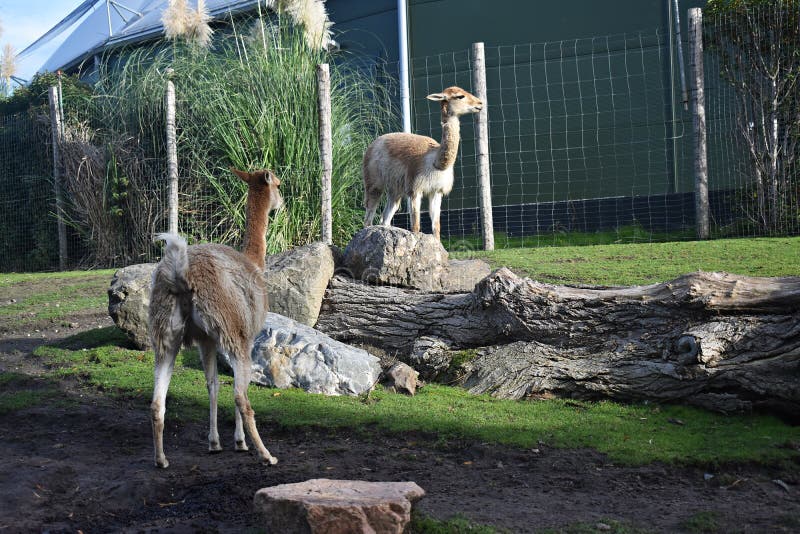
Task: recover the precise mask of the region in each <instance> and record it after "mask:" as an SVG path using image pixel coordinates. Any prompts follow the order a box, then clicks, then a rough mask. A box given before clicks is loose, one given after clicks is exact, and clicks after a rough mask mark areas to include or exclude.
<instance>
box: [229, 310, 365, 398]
mask: <svg viewBox="0 0 800 534" xmlns="http://www.w3.org/2000/svg"><path fill="white" fill-rule="evenodd" d="M252 355H253V367H252V376H251V379H250V380H251V382H255V383H257V384H261V385H263V386H274V387H278V388H292V387H294V388H300V389H303V390H305V391H308V392H310V393H322V394H324V395H360V394H362V393H366V392H368V391H369V390H371V389H372V388H373V387H374V386H375V384H376V383H377V382H378V378H379V377H380V374H381V366H380V364H379V363H378V358H377V357H375V356H373V355H372V354H370V353H368V352H367V351H365V350H362V349H358V348H355V347H351V346H349V345H345V344H344V343H340V342H339V341H336V340H335V339H332V338H330V337H328V336H326V335H325V334H323V333H322V332H319V331H317V330H314V329H313V328H311V327H308V326H306V325H303V324H301V323H298V322H296V321H293V320H291V319H289V318H287V317H284V316H282V315H278V314H276V313H269V314H267V320H266V322H265V324H264V329H263V330H262V331H261V334H259V336H258V337H257V338H256V341H255V345H254V347H253V353H252ZM221 358H222V360H223V362H224V363H225V364H226V365H228V367H230V363H229V361H228V358H227V355H225V354H222V355H221Z"/></svg>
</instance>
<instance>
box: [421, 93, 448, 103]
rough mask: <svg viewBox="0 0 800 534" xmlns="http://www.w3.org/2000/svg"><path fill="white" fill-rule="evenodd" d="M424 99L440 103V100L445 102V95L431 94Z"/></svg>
mask: <svg viewBox="0 0 800 534" xmlns="http://www.w3.org/2000/svg"><path fill="white" fill-rule="evenodd" d="M425 98H427V99H428V100H433V101H434V102H440V101H442V100H447V95H445V94H444V93H433V94H430V95H428V96H426V97H425Z"/></svg>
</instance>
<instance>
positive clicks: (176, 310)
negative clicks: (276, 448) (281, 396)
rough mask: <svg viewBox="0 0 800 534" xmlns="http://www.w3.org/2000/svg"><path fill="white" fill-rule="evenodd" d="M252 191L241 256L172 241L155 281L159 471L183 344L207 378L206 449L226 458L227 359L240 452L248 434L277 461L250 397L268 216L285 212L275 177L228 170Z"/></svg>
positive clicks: (262, 310) (266, 458)
mask: <svg viewBox="0 0 800 534" xmlns="http://www.w3.org/2000/svg"><path fill="white" fill-rule="evenodd" d="M231 170H232V171H233V172H234V173H235V174H236V175H237V176H239V177H240V178H241V179H242V180H244V181H245V182H246V183H247V185H248V192H247V229H246V233H245V246H244V253H241V252H238V251H236V250H234V249H232V248H230V247H227V246H224V245H215V244H206V245H193V246H187V245H186V241H185V240H184V239H183V238H181V237H180V236H177V235H174V234H160V235H159V236H158V239H160V240H163V241H166V243H167V245H166V247H165V249H164V256H163V257H162V259H161V262H160V263H159V264H158V266H157V267H156V270H155V271H154V273H153V285H152V292H151V297H150V312H149V326H150V338H151V341H152V345H153V349H154V351H155V387H154V389H153V402H152V404H151V408H150V409H151V416H152V422H153V445H154V448H155V464H156V466H157V467H167V466H168V465H169V462H168V461H167V458H166V457H165V456H164V440H163V434H164V412H165V410H166V405H165V402H166V397H167V388H168V387H169V382H170V378H171V377H172V370H173V367H174V365H175V356H176V355H177V353H178V351H179V350H180V348H181V345H182V344H184V343H185V344H187V345H188V344H192V343H197V345H198V346H199V348H200V354H201V356H202V361H203V370H204V372H205V375H206V385H207V386H208V396H209V405H210V414H209V415H210V430H209V433H208V449H209V451H211V452H216V451H220V450H222V447H221V445H220V443H219V434H218V432H217V394H218V392H219V379H218V377H217V358H216V352H217V350H222V351H224V352H225V353H227V354H228V355H229V356H230V361H231V365H232V367H233V375H234V395H235V401H236V430H235V433H234V440H235V443H236V450H240V451H246V450H247V445H246V443H245V437H244V431H243V429H242V426H243V425H242V422H243V421H244V428H246V429H247V433H248V434H249V436H250V440H251V441H252V442H253V444H254V445H255V447H256V449H257V451H258V454H259V456H260V457H261V460H262V461H263V462H264V463H267V464H275V463H277V462H278V460H277V459H276V458H275V457H273V456H272V455H271V454H270V453H269V451H268V450H267V449H266V447H264V443H263V442H262V441H261V437H260V436H259V434H258V430H257V429H256V421H255V414H254V413H253V409H252V408H251V406H250V400H249V398H248V396H247V386H248V384H249V382H250V367H251V361H250V358H251V355H250V354H251V350H252V348H253V339H254V338H255V336H256V334H258V332H259V331H260V330H261V328H262V327H263V325H264V319H265V317H266V315H267V311H268V310H269V304H268V302H267V290H266V287H265V284H264V275H263V273H264V256H265V254H266V248H267V243H266V234H267V225H268V222H269V212H270V211H271V210H273V209H277V208H279V207H280V206H281V205H282V204H283V198H282V197H281V194H280V192H279V191H278V186H279V185H280V180H278V178H277V177H276V176H275V175H274V174H273V173H272V172H270V171H268V170H261V171H256V172H252V173H246V172H242V171H238V170H236V169H231Z"/></svg>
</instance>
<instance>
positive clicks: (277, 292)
mask: <svg viewBox="0 0 800 534" xmlns="http://www.w3.org/2000/svg"><path fill="white" fill-rule="evenodd" d="M333 270H334V258H333V254H332V253H331V248H330V247H329V246H328V245H326V244H325V243H320V242H316V243H311V244H310V245H305V246H302V247H297V248H293V249H291V250H287V251H286V252H282V253H280V254H275V255H274V256H269V257H267V261H266V272H265V273H264V276H265V278H266V281H267V291H268V293H269V304H270V311H273V312H275V313H279V314H281V315H285V316H286V317H290V318H292V319H294V320H295V321H297V322H299V323H303V324H304V325H307V326H314V325H315V324H316V322H317V317H319V308H320V305H321V304H322V298H323V297H324V296H325V288H327V287H328V282H329V281H330V279H331V277H332V276H333Z"/></svg>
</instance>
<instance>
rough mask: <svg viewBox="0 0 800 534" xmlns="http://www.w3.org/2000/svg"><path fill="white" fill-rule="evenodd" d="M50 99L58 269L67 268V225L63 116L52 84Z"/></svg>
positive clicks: (49, 92) (58, 96)
mask: <svg viewBox="0 0 800 534" xmlns="http://www.w3.org/2000/svg"><path fill="white" fill-rule="evenodd" d="M47 96H48V98H49V100H50V129H51V130H52V140H53V192H54V193H55V196H56V225H57V226H58V269H59V270H61V271H64V270H66V268H67V226H66V223H65V222H64V215H65V214H64V195H63V192H62V185H61V134H62V129H61V128H62V124H61V117H63V114H62V111H61V109H60V102H61V97H60V95H59V92H58V87H56V86H52V87H50V89H49V90H48V92H47Z"/></svg>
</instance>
